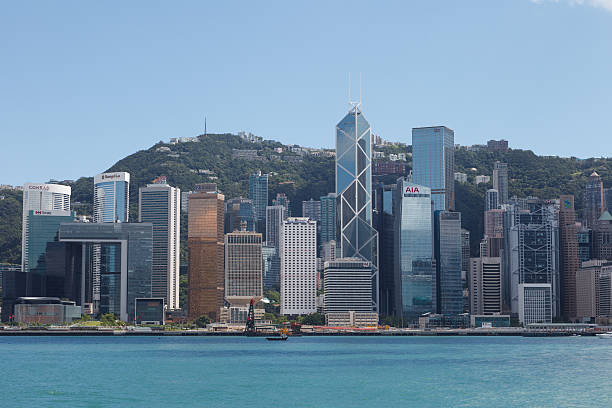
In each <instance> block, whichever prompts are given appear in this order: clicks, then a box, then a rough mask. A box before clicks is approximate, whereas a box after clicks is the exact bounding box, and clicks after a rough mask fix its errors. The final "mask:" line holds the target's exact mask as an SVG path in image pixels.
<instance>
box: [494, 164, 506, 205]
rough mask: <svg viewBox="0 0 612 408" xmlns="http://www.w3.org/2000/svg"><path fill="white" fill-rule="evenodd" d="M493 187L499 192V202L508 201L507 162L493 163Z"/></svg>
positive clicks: (504, 202)
mask: <svg viewBox="0 0 612 408" xmlns="http://www.w3.org/2000/svg"><path fill="white" fill-rule="evenodd" d="M493 189H495V190H497V191H498V193H499V204H506V203H507V202H508V163H502V162H500V161H496V162H495V163H494V164H493Z"/></svg>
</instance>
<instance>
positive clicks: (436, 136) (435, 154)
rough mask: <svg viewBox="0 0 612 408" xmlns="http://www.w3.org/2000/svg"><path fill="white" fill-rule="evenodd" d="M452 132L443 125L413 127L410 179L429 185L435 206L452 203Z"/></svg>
mask: <svg viewBox="0 0 612 408" xmlns="http://www.w3.org/2000/svg"><path fill="white" fill-rule="evenodd" d="M454 168H455V132H453V131H452V130H451V129H449V128H447V127H446V126H435V127H423V128H414V129H412V181H413V182H414V183H416V184H419V185H422V186H427V187H429V188H431V198H432V200H433V202H434V210H435V211H439V210H452V209H454V207H455V179H454V171H455V170H454Z"/></svg>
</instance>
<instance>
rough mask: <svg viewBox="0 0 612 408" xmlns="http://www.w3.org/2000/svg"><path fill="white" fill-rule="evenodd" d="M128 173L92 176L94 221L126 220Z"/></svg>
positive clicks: (127, 214) (128, 212)
mask: <svg viewBox="0 0 612 408" xmlns="http://www.w3.org/2000/svg"><path fill="white" fill-rule="evenodd" d="M129 215H130V173H126V172H115V173H102V174H98V175H96V176H95V177H94V204H93V221H94V222H128V221H129Z"/></svg>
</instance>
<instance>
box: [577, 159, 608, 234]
mask: <svg viewBox="0 0 612 408" xmlns="http://www.w3.org/2000/svg"><path fill="white" fill-rule="evenodd" d="M583 200H584V202H583V211H584V213H583V217H582V219H583V221H584V223H583V224H584V226H585V227H588V228H593V227H594V226H595V224H597V220H599V217H601V214H602V213H603V212H604V210H605V208H604V188H603V182H602V181H601V177H600V176H599V174H597V172H596V171H594V172H593V173H592V174H591V175H590V176H589V180H588V181H587V184H586V188H585V190H584V198H583Z"/></svg>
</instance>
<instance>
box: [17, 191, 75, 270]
mask: <svg viewBox="0 0 612 408" xmlns="http://www.w3.org/2000/svg"><path fill="white" fill-rule="evenodd" d="M70 193H71V188H70V187H69V186H63V185H60V184H43V183H25V184H24V185H23V213H22V214H23V215H22V223H23V224H22V229H21V243H22V245H21V269H22V270H23V271H28V270H29V266H28V245H27V243H28V230H27V225H28V213H29V212H30V211H54V210H55V211H56V210H60V211H70Z"/></svg>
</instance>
